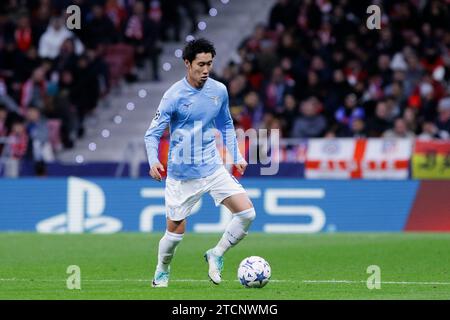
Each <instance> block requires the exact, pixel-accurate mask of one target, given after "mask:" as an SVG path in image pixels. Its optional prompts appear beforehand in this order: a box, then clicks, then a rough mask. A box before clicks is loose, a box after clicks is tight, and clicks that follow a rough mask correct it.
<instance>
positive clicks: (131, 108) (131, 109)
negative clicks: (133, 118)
mask: <svg viewBox="0 0 450 320" xmlns="http://www.w3.org/2000/svg"><path fill="white" fill-rule="evenodd" d="M135 108H136V106H135V105H134V103H133V102H128V103H127V110H129V111H133V110H134V109H135Z"/></svg>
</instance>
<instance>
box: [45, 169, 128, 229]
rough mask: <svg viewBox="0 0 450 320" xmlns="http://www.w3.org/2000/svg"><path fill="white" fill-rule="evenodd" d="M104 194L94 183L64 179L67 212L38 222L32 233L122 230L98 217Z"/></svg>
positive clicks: (118, 224) (110, 220) (119, 224)
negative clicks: (66, 184)
mask: <svg viewBox="0 0 450 320" xmlns="http://www.w3.org/2000/svg"><path fill="white" fill-rule="evenodd" d="M104 209H105V194H104V193H103V191H102V189H101V188H100V187H99V186H97V185H96V184H94V183H92V182H89V181H86V180H83V179H79V178H75V177H70V178H68V186H67V212H66V213H61V214H58V215H56V216H53V217H51V218H48V219H45V220H43V221H41V222H39V223H38V224H37V226H36V230H37V231H38V232H41V233H83V232H90V233H113V232H117V231H120V230H121V229H122V222H121V221H120V220H118V219H116V218H113V217H106V216H102V214H103V211H104Z"/></svg>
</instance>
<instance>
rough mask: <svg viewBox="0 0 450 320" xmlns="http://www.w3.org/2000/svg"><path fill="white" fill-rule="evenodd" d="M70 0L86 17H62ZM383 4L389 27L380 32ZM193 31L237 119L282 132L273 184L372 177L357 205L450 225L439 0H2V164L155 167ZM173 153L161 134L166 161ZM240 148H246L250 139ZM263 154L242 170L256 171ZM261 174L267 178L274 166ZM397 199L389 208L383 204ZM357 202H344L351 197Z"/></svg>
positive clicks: (27, 168)
mask: <svg viewBox="0 0 450 320" xmlns="http://www.w3.org/2000/svg"><path fill="white" fill-rule="evenodd" d="M72 4H75V5H77V6H78V7H79V8H80V9H81V10H80V12H81V28H80V29H73V30H69V29H68V28H67V25H66V20H67V19H68V17H69V16H70V14H67V13H66V8H67V7H68V6H70V5H72ZM373 4H375V5H377V6H379V8H380V9H381V17H380V21H381V23H380V29H374V30H370V29H369V28H368V27H367V25H366V21H367V19H368V18H369V16H370V14H369V13H367V11H366V10H367V8H368V6H369V5H373ZM197 37H206V38H208V39H209V40H211V41H213V42H214V44H215V46H216V49H217V53H218V54H217V57H216V59H215V65H214V74H213V75H212V77H213V78H215V79H217V80H219V81H222V82H223V83H225V84H226V86H227V88H228V92H229V97H230V110H231V114H232V117H233V120H234V124H235V127H236V128H242V129H244V130H247V129H249V128H256V129H279V130H280V132H281V148H280V150H270V148H266V149H264V148H265V146H263V145H259V146H257V150H261V149H263V151H264V152H263V153H264V155H265V157H266V158H267V159H271V160H272V161H276V162H278V163H279V171H278V174H277V175H276V177H277V178H280V179H281V180H279V181H277V182H274V183H275V184H277V185H278V184H279V186H280V187H282V186H287V185H289V186H291V187H295V186H299V185H305V186H312V185H317V184H320V183H325V184H326V185H325V187H324V188H325V189H326V188H327V187H328V186H330V185H332V188H336V190H339V191H338V193H339V192H340V193H342V189H345V188H346V186H350V187H349V188H350V189H351V188H355V190H366V189H364V188H365V187H364V188H363V189H360V186H361V185H360V184H358V183H365V182H367V183H369V182H370V183H371V184H370V185H369V188H372V186H374V184H372V183H377V182H378V183H381V185H380V184H379V185H378V187H374V189H373V190H372V189H370V190H371V191H370V193H369V191H368V189H367V190H366V194H367V193H369V194H370V197H369V198H370V199H366V200H364V201H366V202H364V201H362V200H361V202H358V203H359V207H358V208H359V209H358V210H359V211H364V210H366V209H367V208H366V207H367V203H368V202H367V201H369V200H370V201H373V203H374V204H375V207H374V210H376V211H382V212H385V213H389V212H394V213H395V214H398V215H399V217H400V216H401V217H402V218H401V219H400V218H399V219H400V220H398V221H397V222H398V224H395V223H393V224H387V225H388V227H387V228H388V229H389V228H391V229H392V230H397V229H404V228H405V226H406V224H407V222H406V219H407V217H408V214H409V213H410V212H412V211H414V210H416V211H417V212H420V215H422V214H425V213H426V212H428V211H430V210H431V209H430V208H431V207H430V206H435V209H433V210H431V211H433V212H434V213H435V214H438V215H439V217H441V216H442V219H445V221H446V222H445V223H444V225H442V221H443V220H439V219H441V218H439V219H438V220H436V219H434V220H433V221H435V226H436V228H438V226H442V228H444V229H445V230H447V231H448V230H450V209H449V208H450V203H449V196H450V184H449V179H450V2H449V1H445V0H399V1H382V0H379V1H375V0H374V1H365V0H362V1H356V0H278V1H276V0H246V1H237V0H220V1H219V0H190V1H187V0H160V1H158V0H145V1H138V0H103V1H87V0H77V1H51V0H6V1H2V3H1V5H0V176H2V177H5V178H18V180H19V181H20V178H34V177H39V178H42V177H47V178H52V177H69V176H71V177H72V176H76V177H84V178H92V177H95V178H99V177H104V178H120V177H122V178H124V179H123V181H124V183H130V180H127V179H125V178H139V177H141V178H145V177H148V163H147V159H146V154H145V147H144V142H143V136H144V133H145V131H146V129H147V128H148V126H149V124H150V121H151V119H152V118H153V116H154V114H155V111H156V108H157V106H158V104H159V101H160V99H161V97H162V94H163V93H164V91H165V90H167V88H169V86H170V85H171V84H172V83H173V82H175V81H177V80H179V79H181V77H183V76H184V75H185V67H184V65H183V62H182V60H181V58H180V57H181V49H182V48H183V46H184V45H185V43H186V41H189V40H190V39H193V38H197ZM219 147H223V146H219ZM167 150H168V134H167V132H166V134H165V136H164V137H163V139H162V141H161V145H160V157H161V159H162V161H163V162H164V164H165V165H166V162H167ZM241 151H242V153H243V154H245V155H246V157H247V158H249V157H250V156H251V154H249V153H250V152H251V148H250V147H249V146H248V144H245V143H243V144H242V145H241ZM267 159H266V160H267ZM262 162H263V161H262ZM265 163H267V162H265ZM262 166H263V165H261V164H254V165H250V166H249V168H248V170H247V173H246V177H249V178H250V177H254V178H255V179H260V169H261V167H262ZM233 173H234V174H235V175H236V176H238V174H237V173H236V172H233ZM263 178H264V179H265V180H264V181H265V182H264V183H266V184H267V186H270V185H271V183H272V182H270V181H269V179H272V178H274V177H263ZM283 178H286V179H287V178H289V179H290V178H295V179H296V180H289V182H285V183H284V182H283V181H285V180H282V179H283ZM69 179H70V178H69ZM243 179H245V178H243ZM310 179H311V181H309V180H310ZM322 179H324V180H322ZM349 179H356V180H358V182H356V181H355V183H356V184H352V183H350V182H348V181H347V182H346V180H349ZM374 179H375V180H377V182H374V181H371V180H374ZM420 179H427V181H425V182H423V181H422V180H420ZM431 179H439V180H440V181H431ZM341 180H344V181H341ZM360 180H361V181H360ZM392 180H395V181H392ZM27 181H29V180H27ZM58 181H59V180H58ZM139 181H141V180H139ZM146 181H147V182H146V183H148V184H149V185H153V183H154V182H152V181H149V180H146ZM243 181H244V180H243ZM321 181H324V182H321ZM141 182H142V181H141ZM141 182H139V183H141ZM6 183H8V185H6ZM9 183H12V182H11V180H9V179H4V189H3V190H6V189H5V188H7V187H8V188H9V186H10V185H9ZM19 183H20V182H19ZM33 183H35V180H33ZM108 183H112V182H108ZM120 183H121V182H119V184H120ZM142 183H143V182H142ZM249 183H250V185H251V184H252V183H253V182H249ZM254 183H255V186H257V185H258V183H257V182H254ZM383 183H387V184H386V185H383ZM401 183H404V184H401ZM291 184H292V185H291ZM67 185H68V186H67V187H64V188H69V185H70V183H68V184H67ZM37 186H38V185H37ZM64 186H66V184H65V183H64ZM158 186H159V185H158ZM37 188H39V187H37ZM55 188H56V189H58V188H59V187H56V186H55ZM64 188H63V189H64ZM86 188H87V187H86ZM117 188H118V187H117ZM392 188H394V189H392ZM9 190H11V189H9ZM64 190H66V189H64ZM118 190H119V189H118ZM333 190H334V189H333ZM389 190H391V191H389ZM392 190H397V191H398V192H400V193H401V194H396V193H395V192H394V191H392ZM405 190H409V191H405ZM423 190H425V191H423ZM5 192H6V191H5ZM5 192H3V194H4V195H6V193H5ZM402 192H409V193H408V194H403V193H402ZM423 192H427V196H424V198H423V199H425V200H423V199H422V198H421V195H422V194H424V193H423ZM340 193H339V194H340ZM387 193H389V195H387ZM324 194H328V191H327V192H325V193H324ZM141 195H142V193H141ZM430 195H431V196H430ZM63 196H64V197H65V194H63ZM378 196H379V197H380V198H377V197H378ZM388 196H392V197H394V198H393V199H391V200H389V201H390V202H389V205H393V206H394V207H389V208H385V207H383V205H384V204H385V203H387V202H388V201H387V200H386V199H390V198H387V197H388ZM5 197H6V196H5ZM142 197H144V196H142ZM324 197H325V195H324ZM342 197H345V196H344V195H342ZM342 197H338V198H342ZM430 197H431V198H430ZM436 197H437V198H436ZM313 198H314V197H313ZM316 198H320V197H319V196H317V197H316ZM64 199H65V198H64ZM377 199H379V201H378V200H377ZM405 199H406V200H405ZM421 199H422V200H423V201H425V202H420V201H422V200H421ZM86 201H87V200H86ZM130 201H131V200H130ZM348 201H349V202H348V203H347V202H345V203H344V204H343V205H341V206H340V207H342V208H345V209H342V210H347V208H348V207H349V205H350V204H352V203H353V205H354V202H352V201H356V200H354V199H348ZM358 201H359V200H358ZM63 202H64V203H66V201H65V200H63ZM419 202H420V203H421V204H420V203H419ZM328 204H330V203H329V202H327V205H328ZM331 204H333V203H331ZM3 205H4V207H3V208H9V206H8V205H7V204H6V202H4V204H3ZM261 205H262V204H261ZM397 205H398V206H397ZM436 206H437V207H436ZM416 208H419V209H416ZM421 208H422V209H421ZM4 210H6V209H4ZM8 210H9V209H8ZM55 210H60V209H55ZM264 210H265V209H264ZM330 210H332V209H331V208H330ZM402 210H403V211H402ZM411 210H412V211H411ZM44 211H46V212H48V208H46V209H45V210H44ZM300 211H301V210H300ZM400 212H404V214H403V213H400ZM55 213H56V212H55ZM347 218H348V219H349V221H350V220H351V215H349V216H348V217H347ZM420 219H422V218H420ZM420 219H419V220H420ZM423 220H426V219H425V218H423ZM380 221H381V220H380ZM421 221H422V220H421ZM439 221H440V222H439ZM422 222H423V221H422ZM422 222H421V223H418V225H419V227H421V226H422V227H423V223H422ZM161 223H162V222H161ZM394 225H395V226H394ZM389 226H390V227H389ZM260 227H261V228H263V227H262V225H261V226H260ZM33 228H34V227H33ZM322 228H325V226H324V225H322V226H321V227H320V228H319V229H318V230H322ZM327 228H328V229H327V230H331V231H332V230H334V229H336V228H337V229H338V230H341V229H342V228H339V227H336V224H330V225H328V227H327ZM349 228H350V230H351V227H349ZM383 228H384V227H381V229H383ZM343 229H346V228H345V227H344V228H343ZM347 229H348V228H347ZM375 229H376V228H375ZM391 229H389V230H391ZM130 230H134V229H133V227H130Z"/></svg>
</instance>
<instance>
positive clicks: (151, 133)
mask: <svg viewBox="0 0 450 320" xmlns="http://www.w3.org/2000/svg"><path fill="white" fill-rule="evenodd" d="M171 115H172V105H171V101H170V100H169V99H168V98H167V97H166V96H164V97H163V98H162V99H161V102H160V104H159V106H158V110H157V111H156V115H155V117H154V118H153V120H152V122H151V124H150V127H149V128H148V129H147V132H146V133H145V137H144V140H145V148H146V149H147V157H148V163H149V165H150V171H149V175H150V176H151V177H152V178H153V179H156V180H158V181H161V180H162V177H161V174H160V172H159V171H164V167H163V165H162V164H161V163H160V162H159V159H158V147H159V141H160V139H161V136H162V134H163V132H164V130H165V129H166V128H167V125H168V124H169V122H170V117H171Z"/></svg>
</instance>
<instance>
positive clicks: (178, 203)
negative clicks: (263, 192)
mask: <svg viewBox="0 0 450 320" xmlns="http://www.w3.org/2000/svg"><path fill="white" fill-rule="evenodd" d="M206 192H209V194H210V195H211V197H212V198H213V199H214V203H215V204H216V206H219V205H220V203H221V202H222V201H223V200H224V199H225V198H228V197H229V196H232V195H234V194H238V193H246V192H245V190H244V188H243V187H242V185H241V184H240V183H239V182H238V181H237V180H236V178H235V177H233V176H232V175H231V174H230V173H229V172H228V171H227V170H226V169H225V167H224V166H221V167H220V168H219V169H218V170H216V171H215V172H214V173H213V174H212V175H211V176H209V177H205V178H199V179H189V180H175V179H172V178H167V179H166V190H165V201H166V217H167V218H169V219H170V220H172V221H180V220H183V219H185V218H186V217H187V216H189V215H190V214H191V211H192V208H193V207H194V205H195V204H196V203H197V202H198V201H199V200H200V198H201V197H202V195H203V194H205V193H206Z"/></svg>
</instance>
